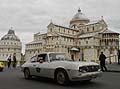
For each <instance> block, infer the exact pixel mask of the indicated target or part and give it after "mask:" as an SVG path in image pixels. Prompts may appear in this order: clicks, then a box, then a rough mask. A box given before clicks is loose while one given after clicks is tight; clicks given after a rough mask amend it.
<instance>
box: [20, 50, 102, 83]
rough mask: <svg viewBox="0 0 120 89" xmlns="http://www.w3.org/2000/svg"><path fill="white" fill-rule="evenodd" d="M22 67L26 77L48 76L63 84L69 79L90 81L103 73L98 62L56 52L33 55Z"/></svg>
mask: <svg viewBox="0 0 120 89" xmlns="http://www.w3.org/2000/svg"><path fill="white" fill-rule="evenodd" d="M21 68H22V71H23V72H24V77H25V79H30V78H31V77H32V76H40V77H48V78H52V79H55V81H56V82H57V83H58V84H61V85H64V84H67V83H68V82H69V81H82V80H85V81H90V80H92V79H94V78H97V77H100V76H101V73H102V72H101V71H100V67H99V64H97V63H94V62H83V61H72V60H70V59H69V58H68V57H66V56H65V54H64V53H55V52H47V53H41V54H38V55H36V56H33V57H32V58H31V59H29V60H28V61H27V62H25V63H24V64H23V65H22V67H21Z"/></svg>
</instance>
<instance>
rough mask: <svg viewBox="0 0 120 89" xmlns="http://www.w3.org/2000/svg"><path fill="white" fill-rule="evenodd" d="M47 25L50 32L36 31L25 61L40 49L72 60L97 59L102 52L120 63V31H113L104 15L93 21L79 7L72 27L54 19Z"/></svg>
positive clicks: (72, 21)
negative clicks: (63, 54) (119, 56)
mask: <svg viewBox="0 0 120 89" xmlns="http://www.w3.org/2000/svg"><path fill="white" fill-rule="evenodd" d="M47 28H48V29H47V33H45V34H40V33H36V34H34V39H33V41H32V42H30V43H27V44H26V49H25V58H26V60H27V59H29V58H30V57H32V56H33V55H35V54H37V53H41V52H64V53H66V55H68V56H69V57H70V58H71V59H72V60H80V61H94V62H97V61H98V60H99V55H100V53H101V52H103V53H104V54H105V55H106V56H107V59H108V60H107V61H108V62H117V52H118V49H119V33H116V32H114V31H111V30H110V29H109V28H108V26H107V24H106V22H105V21H104V19H103V17H101V19H99V20H96V21H91V20H90V19H89V18H87V17H86V16H85V15H84V14H83V13H82V12H81V10H80V9H79V10H78V12H77V13H76V14H75V15H74V17H73V18H72V19H71V20H70V25H69V27H64V26H60V25H57V24H54V23H53V22H51V23H50V24H49V25H48V26H47Z"/></svg>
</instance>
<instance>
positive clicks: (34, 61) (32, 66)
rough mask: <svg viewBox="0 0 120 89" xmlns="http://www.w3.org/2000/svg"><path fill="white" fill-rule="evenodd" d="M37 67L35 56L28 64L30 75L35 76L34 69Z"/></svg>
mask: <svg viewBox="0 0 120 89" xmlns="http://www.w3.org/2000/svg"><path fill="white" fill-rule="evenodd" d="M38 66H39V62H37V56H34V57H32V58H31V60H30V63H29V70H30V73H31V75H36V68H37V67H38Z"/></svg>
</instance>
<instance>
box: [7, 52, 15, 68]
mask: <svg viewBox="0 0 120 89" xmlns="http://www.w3.org/2000/svg"><path fill="white" fill-rule="evenodd" d="M11 63H12V67H13V68H16V63H17V61H16V53H14V54H13V56H11V54H10V55H9V57H8V58H7V65H8V68H10V67H11Z"/></svg>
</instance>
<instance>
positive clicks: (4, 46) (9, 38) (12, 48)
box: [0, 29, 22, 61]
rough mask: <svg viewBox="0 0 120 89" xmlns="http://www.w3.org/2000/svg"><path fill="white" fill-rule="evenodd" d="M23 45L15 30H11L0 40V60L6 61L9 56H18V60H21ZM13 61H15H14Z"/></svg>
mask: <svg viewBox="0 0 120 89" xmlns="http://www.w3.org/2000/svg"><path fill="white" fill-rule="evenodd" d="M21 50H22V43H21V41H20V39H19V38H18V37H17V36H16V35H15V32H14V30H12V29H10V30H9V31H8V33H7V34H6V35H4V36H3V37H2V38H1V40H0V60H3V61H6V60H7V58H8V56H10V55H11V56H13V54H16V60H17V61H20V60H21ZM12 61H13V60H12Z"/></svg>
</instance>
